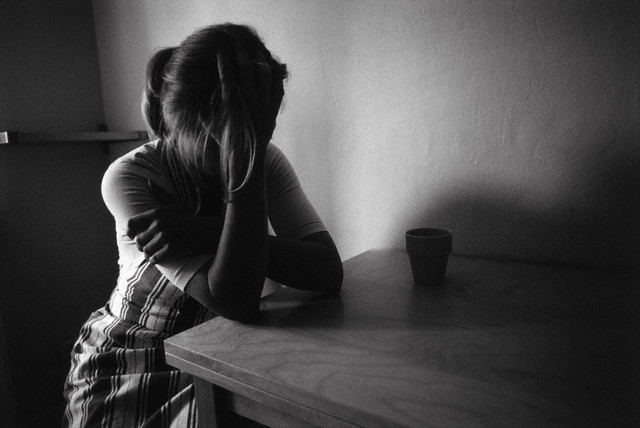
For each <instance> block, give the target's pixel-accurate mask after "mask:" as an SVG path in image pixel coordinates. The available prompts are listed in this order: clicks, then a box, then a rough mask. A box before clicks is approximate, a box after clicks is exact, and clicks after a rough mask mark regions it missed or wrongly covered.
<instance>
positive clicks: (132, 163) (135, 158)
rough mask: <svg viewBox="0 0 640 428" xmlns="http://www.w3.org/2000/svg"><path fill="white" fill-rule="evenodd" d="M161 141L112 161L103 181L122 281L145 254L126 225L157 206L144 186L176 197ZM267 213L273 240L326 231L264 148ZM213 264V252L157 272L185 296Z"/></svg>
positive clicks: (167, 261) (288, 169)
mask: <svg viewBox="0 0 640 428" xmlns="http://www.w3.org/2000/svg"><path fill="white" fill-rule="evenodd" d="M160 147H161V143H160V141H159V140H157V141H152V142H150V143H146V144H144V145H142V146H140V147H138V148H137V149H135V150H133V151H131V152H129V153H127V154H125V155H124V156H122V157H120V158H119V159H117V160H116V161H114V162H113V163H112V164H111V165H110V166H109V168H108V169H107V171H106V173H105V175H104V178H103V180H102V197H103V199H104V202H105V204H106V205H107V208H108V209H109V211H110V212H111V214H112V215H113V217H114V218H115V222H116V237H117V244H118V252H119V260H118V264H119V265H120V276H121V277H122V276H128V275H134V274H135V272H136V270H137V268H138V267H139V266H140V264H141V263H143V262H144V261H145V258H144V254H143V253H142V252H140V251H139V250H138V248H137V247H136V244H135V242H134V241H133V240H132V239H130V238H129V237H128V236H127V222H128V221H129V219H130V218H131V217H133V216H134V215H136V214H140V213H143V212H145V211H148V210H151V209H153V208H158V207H160V206H161V203H160V202H159V201H158V199H157V198H156V197H155V196H154V195H153V194H152V193H151V191H150V189H149V185H148V180H152V181H154V182H155V183H156V184H157V185H158V186H160V187H162V188H163V189H164V190H166V191H167V192H168V193H170V194H172V195H175V196H176V198H177V192H176V189H175V188H174V186H173V184H172V182H171V180H170V178H169V176H168V173H167V172H166V170H165V169H164V168H163V166H162V159H161V148H160ZM266 164H267V168H266V175H267V209H268V216H269V222H270V224H271V227H272V228H273V231H274V232H275V234H276V235H278V236H281V237H285V238H290V239H300V238H303V237H305V236H307V235H309V234H312V233H316V232H321V231H325V230H326V228H325V227H324V224H323V223H322V221H321V220H320V218H319V217H318V214H317V213H316V211H315V210H314V209H313V206H312V205H311V203H310V202H309V200H308V199H307V197H306V195H305V194H304V192H303V191H302V187H301V186H300V182H299V181H298V178H297V176H296V175H295V172H294V170H293V168H292V166H291V164H290V163H289V161H288V160H287V158H286V157H285V156H284V154H283V153H282V152H281V151H280V149H278V148H277V147H276V146H274V145H273V144H270V145H269V146H268V147H267V156H266ZM212 259H213V252H205V253H201V254H194V255H191V256H185V257H165V258H163V259H162V261H161V262H160V263H158V264H156V266H157V267H158V269H159V270H160V272H162V274H163V275H164V276H166V277H167V278H168V279H169V281H171V282H172V283H173V284H174V285H175V286H176V287H178V288H179V289H180V290H183V291H184V288H185V287H186V285H187V283H188V282H189V280H190V279H191V278H192V277H193V275H194V274H195V273H196V272H197V271H198V270H199V269H200V268H201V267H202V266H203V265H204V264H205V263H208V262H210V261H211V260H212Z"/></svg>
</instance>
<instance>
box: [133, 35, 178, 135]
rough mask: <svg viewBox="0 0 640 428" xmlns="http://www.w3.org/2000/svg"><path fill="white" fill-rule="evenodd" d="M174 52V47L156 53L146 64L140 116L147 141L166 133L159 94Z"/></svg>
mask: <svg viewBox="0 0 640 428" xmlns="http://www.w3.org/2000/svg"><path fill="white" fill-rule="evenodd" d="M174 50H175V48H174V47H171V48H163V49H160V50H158V51H156V52H155V53H154V54H153V55H152V56H151V58H150V59H149V62H148V63H147V70H146V76H145V77H146V79H145V85H144V91H143V93H142V103H141V108H142V116H143V118H144V120H145V122H146V124H147V134H149V139H151V140H153V139H157V138H162V137H163V136H164V135H165V134H166V131H167V127H166V124H165V122H164V119H163V117H162V103H161V101H160V92H161V90H162V84H163V82H164V70H165V67H166V66H167V64H168V63H169V59H170V58H171V55H172V54H173V51H174Z"/></svg>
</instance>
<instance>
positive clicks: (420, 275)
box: [405, 227, 453, 285]
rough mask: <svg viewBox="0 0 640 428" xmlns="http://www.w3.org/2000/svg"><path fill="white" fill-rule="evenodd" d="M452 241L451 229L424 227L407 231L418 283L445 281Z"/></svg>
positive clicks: (408, 245) (431, 283)
mask: <svg viewBox="0 0 640 428" xmlns="http://www.w3.org/2000/svg"><path fill="white" fill-rule="evenodd" d="M452 242H453V233H452V232H451V230H449V229H442V228H433V227H423V228H418V229H411V230H408V231H407V232H406V233H405V244H406V247H407V253H408V254H409V261H410V262H411V273H412V274H413V280H414V281H415V282H416V284H421V285H437V284H442V283H443V282H444V276H445V272H446V271H447V262H448V261H449V254H450V253H451V246H452Z"/></svg>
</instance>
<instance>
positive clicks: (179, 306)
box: [63, 260, 213, 428]
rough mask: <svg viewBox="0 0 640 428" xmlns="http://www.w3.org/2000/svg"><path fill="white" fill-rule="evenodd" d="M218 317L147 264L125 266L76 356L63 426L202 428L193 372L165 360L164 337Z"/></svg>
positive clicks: (87, 327) (83, 335) (81, 337)
mask: <svg viewBox="0 0 640 428" xmlns="http://www.w3.org/2000/svg"><path fill="white" fill-rule="evenodd" d="M124 272H129V274H124ZM212 317H213V314H212V313H211V312H209V311H208V310H207V309H206V308H205V307H203V306H202V305H201V304H200V303H198V302H197V301H196V300H195V299H193V298H192V297H190V296H189V295H187V294H186V293H184V292H182V291H181V290H180V289H178V288H177V287H175V286H174V285H173V284H172V283H171V282H169V281H168V280H167V279H166V278H165V277H164V276H163V275H162V274H161V273H160V272H159V271H158V269H156V267H155V266H154V265H152V264H150V263H149V262H148V261H146V260H145V261H143V262H141V263H140V265H139V266H135V267H130V268H128V269H121V275H120V278H119V279H118V283H117V286H116V288H115V289H114V291H113V293H112V294H111V297H110V299H109V302H108V303H107V304H106V305H105V306H104V307H103V308H101V309H100V310H98V311H96V312H94V313H93V314H92V315H91V316H90V317H89V319H88V320H87V321H86V323H85V324H84V325H83V326H82V329H81V330H80V334H79V337H78V340H77V341H76V343H75V345H74V348H73V351H72V353H71V369H70V371H69V375H68V376H67V379H66V382H65V388H64V395H65V398H66V399H67V407H66V409H65V414H64V418H63V426H65V427H100V428H111V427H167V428H169V427H181V428H182V427H197V419H198V418H197V412H196V407H195V395H194V387H193V382H192V379H191V376H189V375H188V374H186V373H183V372H180V371H178V370H175V369H173V368H172V367H170V366H168V365H167V364H166V363H165V359H164V348H163V341H164V339H166V338H167V337H169V336H172V335H174V334H177V333H179V332H181V331H184V330H186V329H188V328H190V327H192V326H194V325H197V324H199V323H201V322H203V321H205V320H207V319H211V318H212Z"/></svg>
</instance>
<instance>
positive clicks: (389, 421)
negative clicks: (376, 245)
mask: <svg viewBox="0 0 640 428" xmlns="http://www.w3.org/2000/svg"><path fill="white" fill-rule="evenodd" d="M637 293H638V289H637V287H636V286H635V284H633V283H632V282H631V281H630V278H628V277H627V276H625V275H621V274H612V273H607V272H600V271H588V270H576V269H567V268H559V267H549V266H542V265H527V264H518V263H501V262H496V261H488V260H482V259H472V258H462V257H452V258H451V260H450V264H449V270H448V275H447V280H446V282H445V284H444V285H443V286H436V287H429V286H418V285H415V284H414V283H413V280H412V278H411V272H410V268H409V263H408V259H407V256H406V254H405V253H404V251H402V250H378V251H370V252H367V253H364V254H362V255H360V256H358V257H355V258H354V259H351V260H349V261H347V262H345V282H344V288H343V293H342V295H341V296H340V297H338V298H328V297H323V296H319V295H316V294H313V293H308V292H300V291H296V290H291V289H285V290H283V291H279V292H276V293H274V294H272V295H270V296H268V297H267V298H265V299H264V300H263V302H262V310H263V317H262V319H261V320H260V321H259V322H258V323H256V324H254V325H247V324H240V323H236V322H233V321H229V320H226V319H224V318H216V319H214V320H211V321H209V322H207V323H205V324H202V325H200V326H198V327H196V328H193V329H191V330H189V331H186V332H184V333H182V334H179V335H177V336H175V337H173V338H171V339H169V340H167V341H166V353H167V361H168V362H169V363H170V364H173V365H175V366H176V367H179V368H181V369H185V370H187V371H189V372H191V373H193V374H195V375H197V376H200V377H202V378H203V379H206V380H208V381H210V382H215V383H217V384H218V385H220V386H222V387H224V388H226V389H228V390H230V391H232V392H234V391H235V392H237V393H238V394H240V395H242V396H243V397H249V398H251V397H258V398H257V399H261V400H262V398H260V395H261V394H263V395H264V394H267V396H268V397H270V400H267V402H268V405H269V406H276V407H277V406H278V404H277V402H278V400H282V401H283V402H286V403H289V406H288V407H287V406H284V407H283V410H282V411H283V412H285V411H291V405H290V404H292V403H293V404H295V405H297V406H300V408H301V409H306V410H307V413H308V414H305V417H307V418H312V417H315V416H313V415H314V414H315V415H316V416H317V415H319V416H317V419H315V422H314V424H316V425H318V426H323V424H327V423H329V421H333V422H332V424H333V426H349V425H352V424H353V425H356V426H366V427H376V426H380V427H382V426H384V427H388V426H397V427H423V426H443V425H447V426H451V425H465V426H466V425H492V426H515V425H518V426H523V425H526V426H531V425H554V426H569V425H571V426H575V425H580V426H597V425H602V424H606V425H610V424H611V423H622V424H626V423H628V422H629V421H634V422H635V421H640V418H638V414H637V412H636V411H635V410H634V408H635V406H634V404H635V403H636V402H637V401H636V400H637V399H638V397H639V395H638V361H640V360H638V350H639V349H640V347H639V346H638V339H639V336H638V334H637V331H638V330H637V327H638V324H639V323H638V315H637V314H639V313H640V311H639V305H638V298H637V297H638V296H637ZM263 401H264V400H263ZM299 414H300V413H299ZM325 416H326V418H325ZM318 418H319V419H318ZM341 424H342V425H341ZM326 426H328V425H326Z"/></svg>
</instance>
